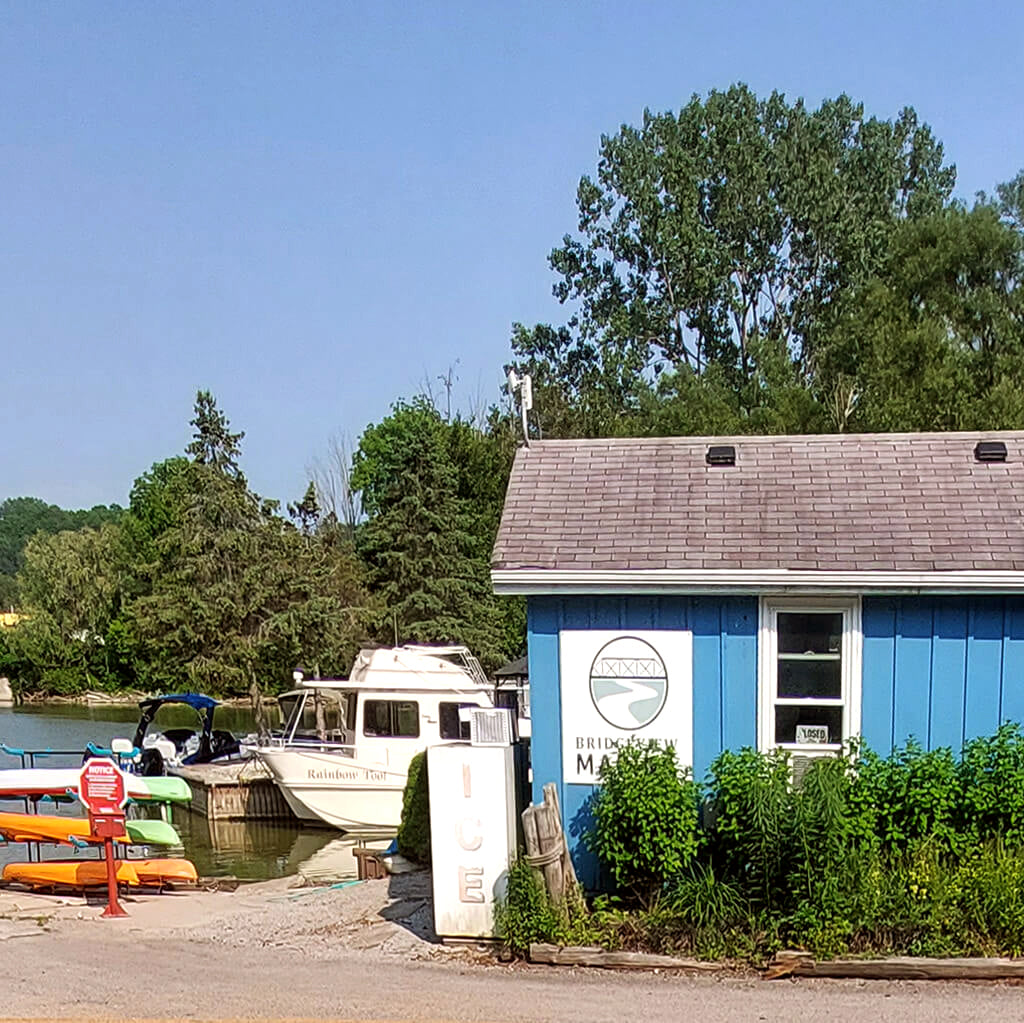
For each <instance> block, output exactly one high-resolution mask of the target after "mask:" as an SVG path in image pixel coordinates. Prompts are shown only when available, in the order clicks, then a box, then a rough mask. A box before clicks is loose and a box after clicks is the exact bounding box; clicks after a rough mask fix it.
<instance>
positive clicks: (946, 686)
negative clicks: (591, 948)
mask: <svg viewBox="0 0 1024 1023" xmlns="http://www.w3.org/2000/svg"><path fill="white" fill-rule="evenodd" d="M492 580H493V584H494V588H495V590H496V592H498V593H505V594H525V595H526V597H527V606H528V656H529V678H530V690H531V716H532V762H533V778H534V787H535V793H534V795H535V798H538V799H539V798H540V787H541V786H542V785H543V784H544V783H545V782H549V781H554V782H556V783H557V784H558V786H559V789H560V796H561V800H562V807H563V812H564V814H565V825H566V829H567V832H568V833H569V835H570V840H571V841H572V843H573V845H574V846H575V847H576V849H575V851H576V854H577V859H578V860H580V861H581V866H582V867H583V873H584V876H585V877H587V876H588V869H587V864H586V862H585V857H582V856H580V855H579V853H580V850H579V848H578V845H579V837H580V835H581V834H582V832H583V831H584V830H585V829H586V828H587V826H588V823H589V822H588V819H587V814H586V802H587V799H588V798H589V796H590V795H591V793H592V792H593V788H594V782H595V775H596V770H597V768H598V766H599V764H600V761H601V757H602V756H605V755H608V753H609V752H612V753H613V752H614V748H615V746H616V744H617V743H619V742H621V741H623V740H626V739H628V738H630V737H631V736H636V737H640V738H649V739H657V740H659V741H665V742H672V743H674V745H675V746H676V750H677V753H678V754H679V757H680V759H681V760H682V762H683V763H686V764H689V765H691V766H692V767H693V771H694V774H695V776H696V777H698V778H701V777H703V775H704V773H705V772H706V770H707V768H708V766H709V764H710V763H711V761H712V760H713V759H714V758H715V757H716V756H717V755H718V754H719V753H720V752H721V751H722V750H724V749H738V748H740V747H743V746H754V747H758V748H760V749H769V748H773V747H780V746H781V747H784V748H786V749H788V750H790V751H791V754H792V756H793V758H794V761H795V762H796V763H799V762H800V760H801V759H802V758H807V757H812V756H821V755H827V754H828V753H830V752H831V751H833V750H836V749H838V748H840V746H841V744H842V743H843V742H844V741H845V740H847V739H849V738H851V737H853V736H862V737H863V738H864V740H865V741H866V742H867V743H868V744H869V745H870V746H871V747H872V748H873V749H875V750H878V751H879V752H888V751H889V750H890V749H891V748H892V747H893V746H894V745H899V744H902V743H903V742H905V741H906V740H907V739H908V738H909V737H914V738H916V739H917V740H918V741H920V742H921V743H922V744H923V745H925V746H926V747H937V746H951V747H953V748H954V749H959V747H960V745H961V744H962V743H963V741H964V740H965V739H966V738H970V737H972V736H976V735H982V734H988V733H991V732H993V731H994V730H995V729H996V728H997V726H998V725H999V724H1000V723H1001V722H1003V721H1005V720H1007V719H1010V720H1014V721H1024V433H1020V432H1012V433H1010V432H1000V433H986V434H968V433H945V434H899V435H879V434H873V435H860V436H858V435H838V436H806V437H733V438H694V437H674V438H653V439H651V438H642V439H641V438H637V439H608V440H572V441H541V442H536V441H535V442H533V443H531V445H530V446H529V447H523V448H521V449H520V450H519V452H518V453H517V456H516V460H515V464H514V467H513V470H512V476H511V479H510V483H509V488H508V493H507V497H506V502H505V509H504V514H503V517H502V523H501V528H500V530H499V534H498V538H497V542H496V545H495V552H494V562H493V569H492ZM589 877H590V879H591V880H592V879H593V875H592V874H590V875H589Z"/></svg>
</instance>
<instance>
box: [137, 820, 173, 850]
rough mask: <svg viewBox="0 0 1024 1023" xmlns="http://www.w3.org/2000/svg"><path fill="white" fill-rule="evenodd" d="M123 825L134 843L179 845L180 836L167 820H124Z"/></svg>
mask: <svg viewBox="0 0 1024 1023" xmlns="http://www.w3.org/2000/svg"><path fill="white" fill-rule="evenodd" d="M124 826H125V830H126V831H127V832H128V837H129V838H130V839H131V840H132V841H133V842H134V843H135V844H136V845H181V836H180V835H179V834H178V832H177V831H175V830H174V828H173V827H172V826H171V825H170V824H168V823H167V821H158V820H142V821H125V822H124Z"/></svg>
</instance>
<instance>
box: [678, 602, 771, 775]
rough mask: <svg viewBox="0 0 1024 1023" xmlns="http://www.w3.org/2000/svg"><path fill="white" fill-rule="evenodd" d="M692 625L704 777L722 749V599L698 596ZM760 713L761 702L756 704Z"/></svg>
mask: <svg viewBox="0 0 1024 1023" xmlns="http://www.w3.org/2000/svg"><path fill="white" fill-rule="evenodd" d="M690 614H691V618H690V622H689V624H688V628H690V629H692V630H693V768H694V777H696V778H701V777H703V775H704V772H705V771H706V770H707V767H708V764H710V763H711V761H712V760H714V759H715V757H716V756H718V754H719V753H720V752H721V750H722V607H721V601H712V600H707V599H700V598H695V599H694V600H693V602H692V604H691V608H690ZM753 711H754V715H755V717H756V715H757V704H756V703H755V704H754V707H753Z"/></svg>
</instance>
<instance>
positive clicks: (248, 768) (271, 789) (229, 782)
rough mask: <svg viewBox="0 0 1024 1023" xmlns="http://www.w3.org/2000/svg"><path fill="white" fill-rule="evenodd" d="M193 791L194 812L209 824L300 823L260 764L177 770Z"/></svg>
mask: <svg viewBox="0 0 1024 1023" xmlns="http://www.w3.org/2000/svg"><path fill="white" fill-rule="evenodd" d="M170 773H171V774H174V775H177V776H178V777H179V778H184V779H185V781H187V782H188V784H189V788H191V789H192V810H193V811H194V812H195V813H201V814H202V815H203V816H204V817H206V819H207V820H211V821H221V820H250V821H252V820H257V821H293V822H294V821H297V820H298V818H297V817H296V816H295V814H294V813H292V811H291V807H289V806H288V804H287V803H286V802H285V800H284V796H282V795H281V790H280V789H279V788H278V787H277V784H276V783H275V782H274V779H273V778H271V776H270V774H269V772H268V771H267V769H266V768H265V767H264V766H263V765H262V764H261V763H260V762H259V761H258V760H255V759H253V760H237V761H229V762H228V763H222V764H192V765H190V766H188V767H174V768H171V769H170Z"/></svg>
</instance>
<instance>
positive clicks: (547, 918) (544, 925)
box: [494, 857, 595, 955]
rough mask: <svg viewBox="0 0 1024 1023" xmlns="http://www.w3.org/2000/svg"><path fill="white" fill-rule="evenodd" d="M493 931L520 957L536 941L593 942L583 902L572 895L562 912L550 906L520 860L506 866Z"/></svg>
mask: <svg viewBox="0 0 1024 1023" xmlns="http://www.w3.org/2000/svg"><path fill="white" fill-rule="evenodd" d="M494 929H495V933H496V934H497V936H498V937H499V938H500V939H501V940H502V941H503V942H504V943H505V944H506V945H508V947H509V948H510V949H511V950H512V951H513V952H515V953H517V954H519V955H524V954H525V953H526V952H527V951H528V950H529V948H530V945H531V944H532V943H533V942H535V941H545V942H551V943H552V944H556V945H578V944H590V943H592V942H593V941H594V940H595V937H594V935H593V934H592V932H591V931H590V929H589V927H588V919H587V912H586V906H585V905H584V904H583V901H582V899H581V898H579V897H578V896H571V897H570V898H569V899H568V900H567V904H566V906H565V907H564V908H562V909H559V908H558V907H557V906H554V905H552V903H551V900H550V899H549V898H548V893H547V889H546V888H545V887H544V883H543V882H542V881H540V880H539V879H538V878H537V876H536V874H535V872H534V870H533V868H532V867H531V866H530V865H529V864H528V863H527V862H526V860H525V859H524V858H523V857H519V858H517V859H516V860H515V861H514V862H513V863H512V864H511V865H510V866H509V870H508V884H507V885H506V888H505V894H504V896H502V897H501V898H499V899H498V900H497V901H496V902H495V904H494Z"/></svg>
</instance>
